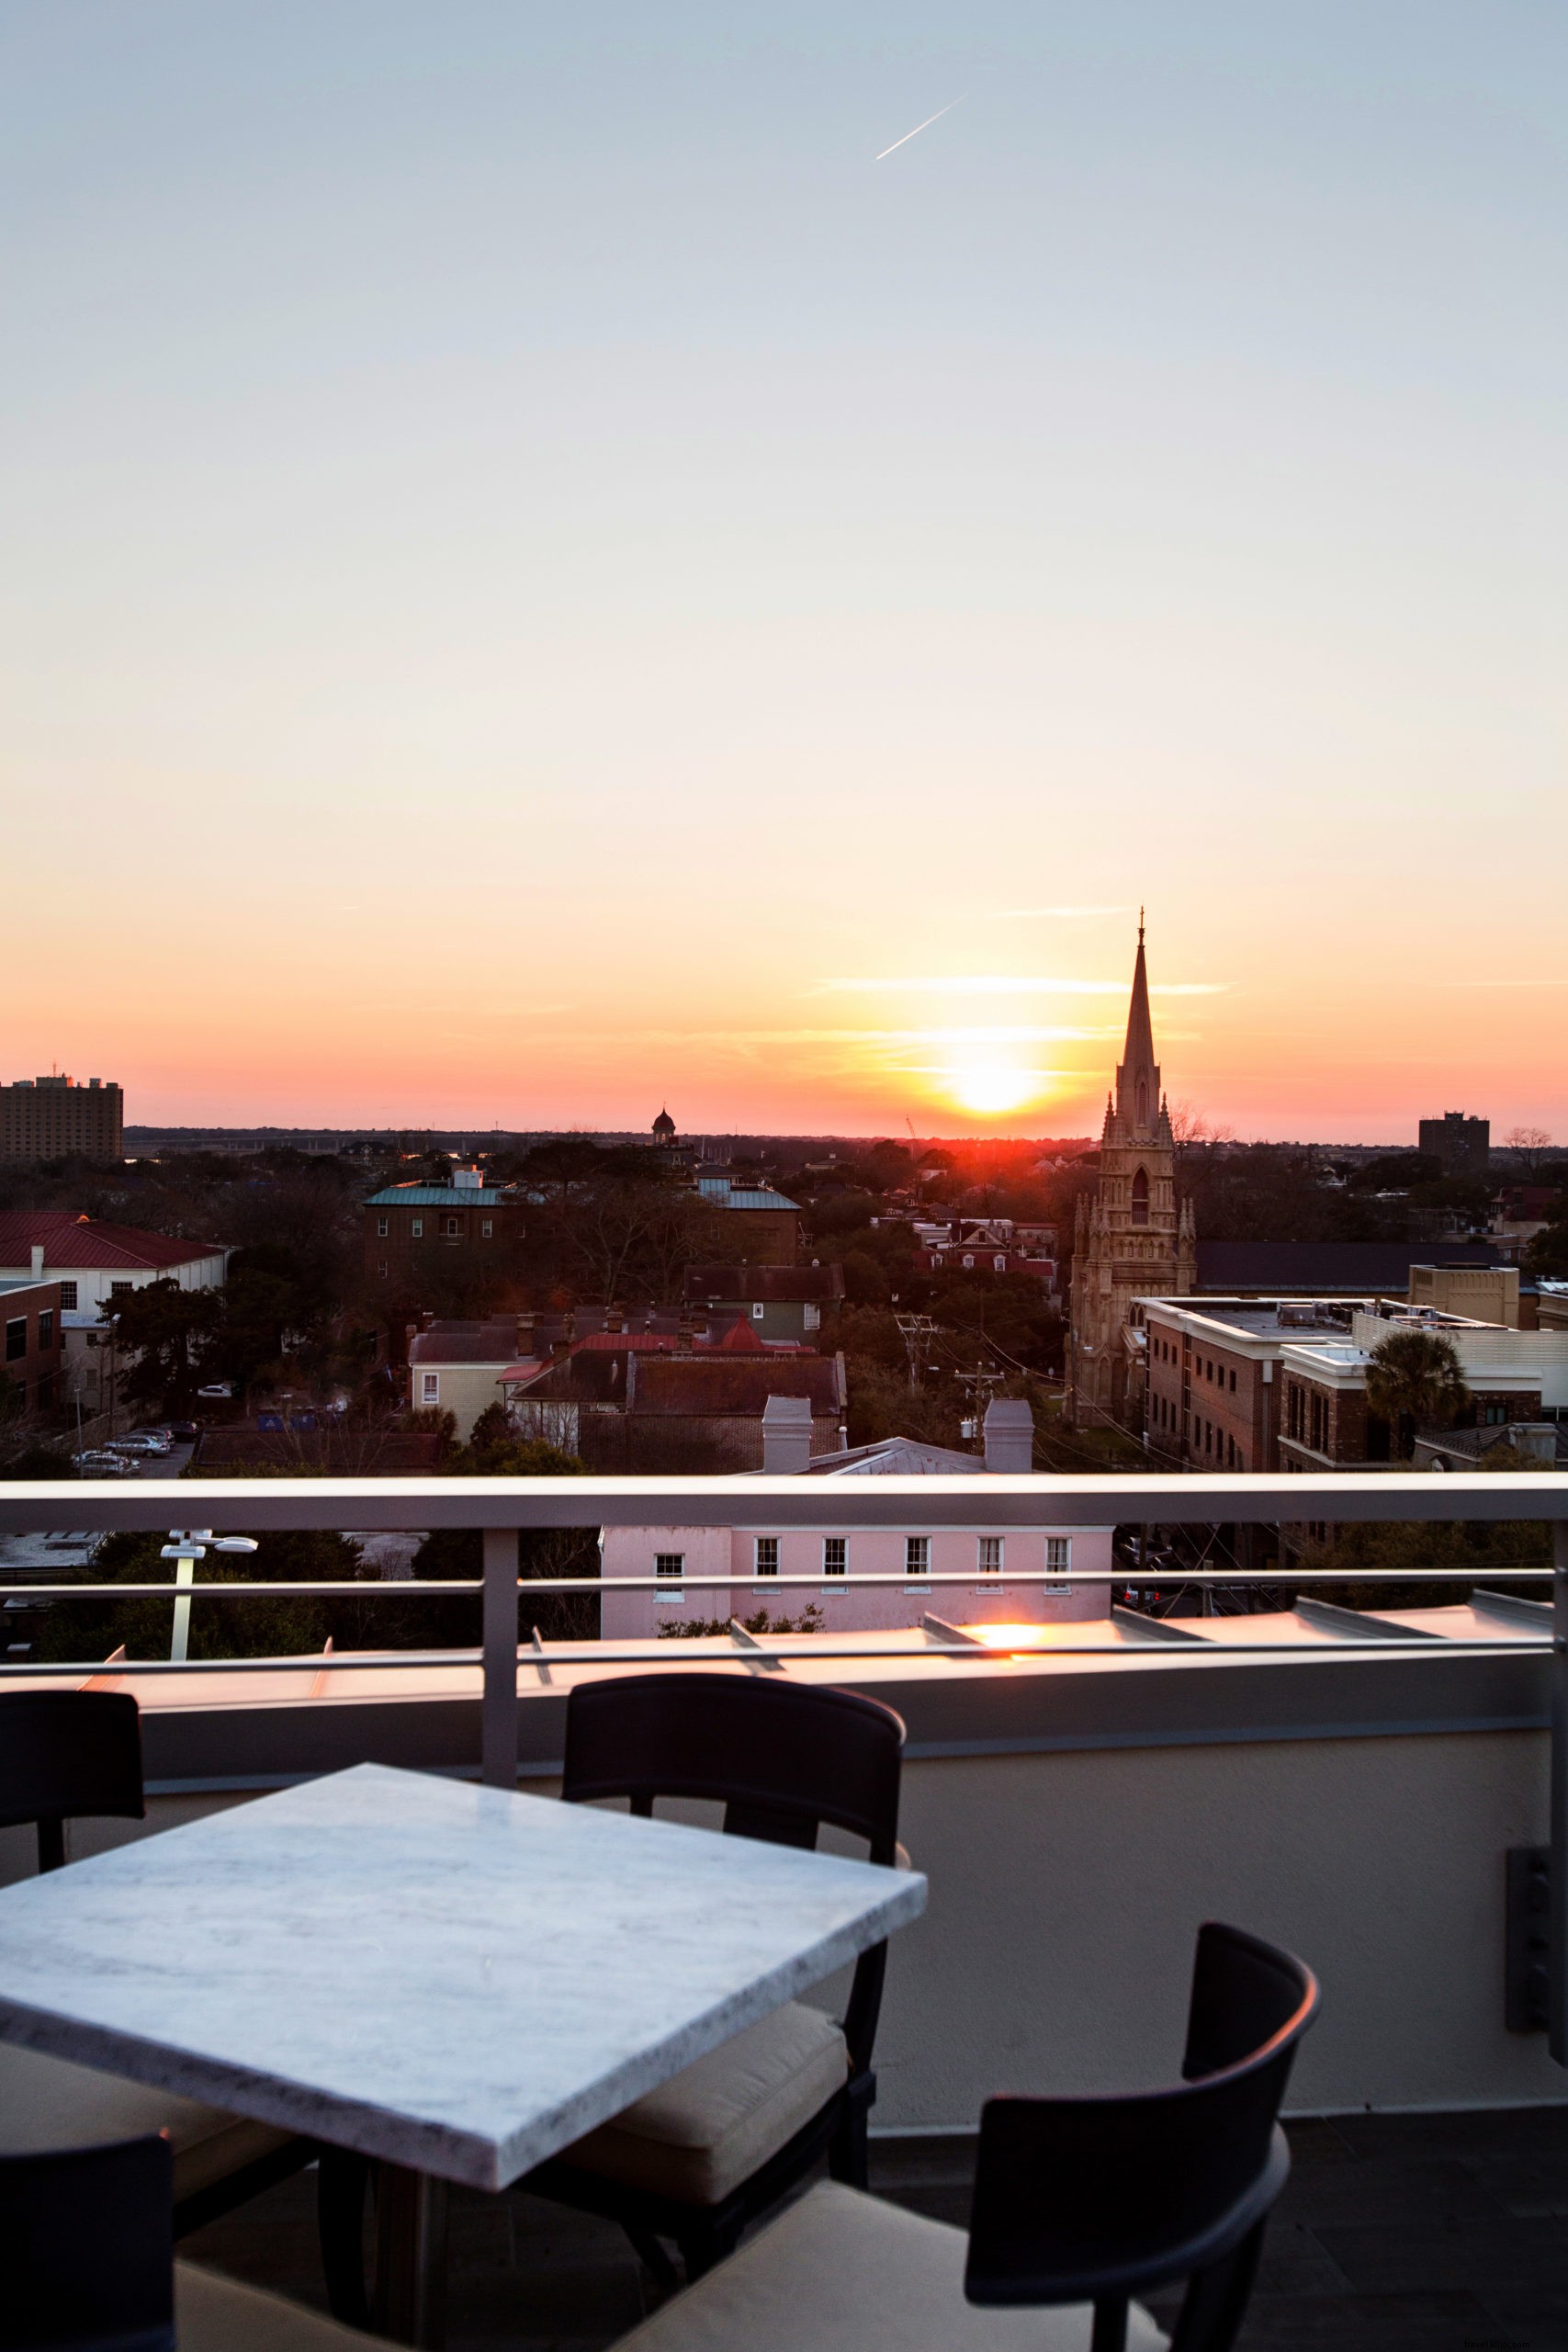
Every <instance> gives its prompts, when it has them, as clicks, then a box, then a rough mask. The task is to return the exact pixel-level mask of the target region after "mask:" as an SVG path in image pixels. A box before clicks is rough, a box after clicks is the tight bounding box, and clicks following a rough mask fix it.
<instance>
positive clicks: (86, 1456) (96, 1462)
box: [71, 1445, 136, 1478]
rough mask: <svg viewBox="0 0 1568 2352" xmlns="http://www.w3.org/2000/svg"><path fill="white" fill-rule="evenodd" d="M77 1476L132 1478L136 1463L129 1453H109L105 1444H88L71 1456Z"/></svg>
mask: <svg viewBox="0 0 1568 2352" xmlns="http://www.w3.org/2000/svg"><path fill="white" fill-rule="evenodd" d="M71 1459H72V1461H73V1463H74V1464H75V1465H76V1475H77V1476H78V1477H79V1478H134V1477H135V1476H136V1464H135V1462H134V1460H133V1459H132V1458H131V1456H130V1454H126V1453H109V1452H108V1450H107V1447H105V1446H101V1445H98V1446H89V1447H88V1448H87V1450H86V1452H85V1453H73V1455H72V1457H71Z"/></svg>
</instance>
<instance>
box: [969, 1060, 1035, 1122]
mask: <svg viewBox="0 0 1568 2352" xmlns="http://www.w3.org/2000/svg"><path fill="white" fill-rule="evenodd" d="M951 1084H952V1088H953V1095H954V1097H955V1098H956V1100H957V1101H958V1102H960V1103H963V1105H964V1109H965V1110H966V1111H976V1112H980V1113H982V1114H984V1113H987V1112H995V1111H1017V1110H1019V1109H1021V1106H1022V1105H1023V1104H1024V1103H1028V1102H1029V1101H1031V1100H1032V1097H1033V1096H1034V1095H1036V1094H1038V1093H1039V1092H1040V1091H1041V1089H1040V1083H1039V1080H1038V1079H1037V1077H1036V1075H1035V1073H1034V1071H1032V1070H1027V1069H1007V1068H1006V1066H1005V1065H1004V1064H1002V1063H1000V1062H976V1063H974V1064H972V1065H971V1066H970V1067H969V1068H968V1069H957V1070H954V1071H953V1074H952V1079H951Z"/></svg>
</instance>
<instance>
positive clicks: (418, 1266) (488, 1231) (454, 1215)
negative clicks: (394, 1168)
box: [363, 1168, 528, 1315]
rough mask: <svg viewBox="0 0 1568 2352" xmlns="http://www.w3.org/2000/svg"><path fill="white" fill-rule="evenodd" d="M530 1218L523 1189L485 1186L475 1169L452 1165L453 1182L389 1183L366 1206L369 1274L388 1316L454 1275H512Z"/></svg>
mask: <svg viewBox="0 0 1568 2352" xmlns="http://www.w3.org/2000/svg"><path fill="white" fill-rule="evenodd" d="M527 1215H528V1204H527V1203H526V1201H525V1199H524V1196H523V1194H522V1193H519V1192H517V1191H515V1190H514V1189H513V1188H511V1187H507V1188H504V1189H496V1188H495V1187H492V1186H491V1185H487V1184H486V1182H485V1181H484V1178H483V1177H482V1176H481V1175H480V1173H479V1170H478V1169H477V1168H458V1169H455V1170H453V1174H452V1182H450V1184H389V1185H388V1187H387V1189H386V1190H385V1191H384V1192H380V1193H372V1195H371V1197H370V1198H369V1200H367V1202H366V1204H365V1208H364V1228H363V1246H364V1252H365V1260H364V1262H365V1272H366V1275H367V1279H368V1281H369V1282H370V1283H371V1284H372V1285H373V1286H374V1288H375V1290H377V1291H378V1292H380V1293H381V1294H382V1295H384V1296H385V1298H386V1301H387V1307H388V1312H389V1315H393V1314H395V1312H396V1310H397V1309H398V1308H399V1307H400V1306H412V1305H415V1304H418V1303H419V1302H420V1299H421V1294H422V1290H423V1288H424V1287H425V1286H426V1285H428V1284H431V1283H436V1282H439V1281H440V1280H442V1279H443V1278H444V1277H445V1276H446V1275H448V1274H450V1273H452V1272H484V1273H491V1272H493V1273H495V1274H496V1275H498V1276H499V1277H501V1278H502V1280H503V1281H504V1280H507V1279H510V1278H511V1277H512V1276H513V1275H514V1274H515V1273H516V1272H518V1265H517V1249H518V1245H519V1244H520V1243H521V1241H522V1240H523V1238H524V1236H525V1231H526V1220H527Z"/></svg>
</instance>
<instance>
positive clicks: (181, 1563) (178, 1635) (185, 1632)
mask: <svg viewBox="0 0 1568 2352" xmlns="http://www.w3.org/2000/svg"><path fill="white" fill-rule="evenodd" d="M255 1548H256V1544H255V1538H254V1536H251V1535H214V1533H213V1532H212V1530H211V1528H210V1527H183V1528H182V1527H171V1528H170V1530H169V1541H168V1542H167V1543H166V1544H164V1547H163V1549H162V1551H161V1552H160V1553H159V1555H158V1557H159V1558H160V1559H161V1560H173V1562H174V1563H175V1593H176V1595H177V1596H178V1597H177V1598H176V1600H175V1628H174V1632H173V1634H171V1636H170V1639H169V1662H170V1664H171V1665H183V1663H184V1661H185V1657H186V1651H187V1649H188V1648H189V1646H190V1590H191V1587H192V1585H194V1584H195V1582H196V1564H197V1561H198V1560H205V1559H206V1557H207V1555H208V1553H209V1551H212V1552H254V1550H255ZM182 1587H183V1588H184V1589H183V1591H182V1590H181V1588H182Z"/></svg>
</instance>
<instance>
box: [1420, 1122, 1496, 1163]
mask: <svg viewBox="0 0 1568 2352" xmlns="http://www.w3.org/2000/svg"><path fill="white" fill-rule="evenodd" d="M1416 1132H1417V1135H1418V1136H1419V1143H1418V1146H1417V1148H1418V1149H1419V1150H1421V1151H1424V1152H1427V1153H1429V1154H1430V1156H1431V1157H1432V1159H1440V1160H1441V1161H1442V1164H1443V1173H1444V1175H1445V1176H1484V1175H1485V1173H1486V1168H1487V1162H1488V1161H1489V1160H1490V1159H1491V1157H1492V1122H1491V1120H1490V1119H1471V1118H1467V1117H1466V1116H1465V1114H1464V1113H1463V1112H1462V1111H1445V1112H1444V1113H1443V1115H1442V1117H1441V1118H1440V1119H1423V1120H1422V1121H1421V1122H1420V1125H1419V1126H1418V1128H1417V1130H1416Z"/></svg>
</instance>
